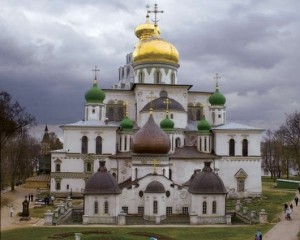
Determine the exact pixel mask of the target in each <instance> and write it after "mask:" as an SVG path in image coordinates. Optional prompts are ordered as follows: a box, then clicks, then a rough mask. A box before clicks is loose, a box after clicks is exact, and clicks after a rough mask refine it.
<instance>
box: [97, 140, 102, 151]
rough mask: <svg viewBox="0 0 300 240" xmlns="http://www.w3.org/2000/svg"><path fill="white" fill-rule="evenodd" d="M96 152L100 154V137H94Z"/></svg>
mask: <svg viewBox="0 0 300 240" xmlns="http://www.w3.org/2000/svg"><path fill="white" fill-rule="evenodd" d="M96 154H102V137H100V136H98V137H96Z"/></svg>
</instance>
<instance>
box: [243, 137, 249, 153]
mask: <svg viewBox="0 0 300 240" xmlns="http://www.w3.org/2000/svg"><path fill="white" fill-rule="evenodd" d="M242 144H243V151H242V152H243V153H242V154H243V157H246V156H248V140H247V139H244V140H243V143H242Z"/></svg>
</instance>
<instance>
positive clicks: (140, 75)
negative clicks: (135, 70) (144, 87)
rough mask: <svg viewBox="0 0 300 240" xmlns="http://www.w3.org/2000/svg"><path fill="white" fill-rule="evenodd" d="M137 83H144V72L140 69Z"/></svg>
mask: <svg viewBox="0 0 300 240" xmlns="http://www.w3.org/2000/svg"><path fill="white" fill-rule="evenodd" d="M139 83H144V73H143V72H142V71H140V72H139Z"/></svg>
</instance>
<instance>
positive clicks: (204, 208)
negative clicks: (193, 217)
mask: <svg viewBox="0 0 300 240" xmlns="http://www.w3.org/2000/svg"><path fill="white" fill-rule="evenodd" d="M206 213H207V202H206V201H204V202H203V203H202V214H206Z"/></svg>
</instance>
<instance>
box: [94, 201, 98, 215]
mask: <svg viewBox="0 0 300 240" xmlns="http://www.w3.org/2000/svg"><path fill="white" fill-rule="evenodd" d="M98 212H99V206H98V201H95V202H94V213H95V214H98Z"/></svg>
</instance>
